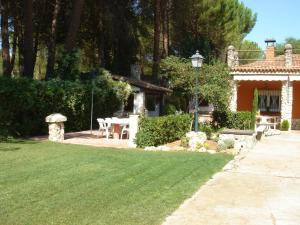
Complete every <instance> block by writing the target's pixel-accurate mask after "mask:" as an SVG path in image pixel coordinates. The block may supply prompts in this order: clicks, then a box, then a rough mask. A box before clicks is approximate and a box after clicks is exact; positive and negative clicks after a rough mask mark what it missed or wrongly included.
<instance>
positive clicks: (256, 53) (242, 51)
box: [239, 40, 264, 64]
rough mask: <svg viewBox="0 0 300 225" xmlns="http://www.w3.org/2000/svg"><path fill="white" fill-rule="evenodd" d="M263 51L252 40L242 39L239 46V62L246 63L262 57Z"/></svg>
mask: <svg viewBox="0 0 300 225" xmlns="http://www.w3.org/2000/svg"><path fill="white" fill-rule="evenodd" d="M263 55H264V54H263V51H262V49H261V48H260V47H259V46H258V44H257V43H255V42H252V41H247V40H245V41H243V42H242V43H241V45H240V47H239V61H240V63H241V64H247V63H251V62H254V61H255V60H259V59H262V58H263Z"/></svg>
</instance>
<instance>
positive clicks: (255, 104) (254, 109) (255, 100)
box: [251, 88, 258, 130]
mask: <svg viewBox="0 0 300 225" xmlns="http://www.w3.org/2000/svg"><path fill="white" fill-rule="evenodd" d="M257 110H258V91H257V89H256V88H255V90H254V94H253V102H252V112H251V129H252V130H254V129H255V126H256V114H257Z"/></svg>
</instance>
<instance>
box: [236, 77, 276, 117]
mask: <svg viewBox="0 0 300 225" xmlns="http://www.w3.org/2000/svg"><path fill="white" fill-rule="evenodd" d="M281 86H282V84H281V82H280V81H240V82H239V83H238V98H237V110H238V111H251V110H252V101H253V93H254V89H255V88H257V90H281Z"/></svg>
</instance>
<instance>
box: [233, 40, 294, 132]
mask: <svg viewBox="0 0 300 225" xmlns="http://www.w3.org/2000/svg"><path fill="white" fill-rule="evenodd" d="M266 44H267V47H266V50H265V57H264V59H261V60H257V61H254V62H252V63H248V64H245V65H240V62H239V56H238V51H237V50H236V49H235V48H234V47H233V46H229V47H228V52H227V63H228V66H229V67H230V72H231V74H232V76H233V80H234V88H233V95H232V98H231V103H230V108H231V110H232V111H251V109H252V101H253V93H254V90H255V89H257V90H258V94H259V106H258V107H259V110H260V113H261V114H262V115H271V116H279V117H280V118H281V121H283V120H288V121H289V122H290V124H291V125H292V129H300V55H299V54H293V47H292V45H290V44H287V45H286V46H285V49H284V54H283V55H278V56H276V54H275V53H276V46H275V45H276V41H275V40H272V39H270V40H266Z"/></svg>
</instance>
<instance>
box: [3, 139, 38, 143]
mask: <svg viewBox="0 0 300 225" xmlns="http://www.w3.org/2000/svg"><path fill="white" fill-rule="evenodd" d="M0 143H5V144H37V143H39V142H38V141H33V140H26V139H16V138H5V139H0Z"/></svg>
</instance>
